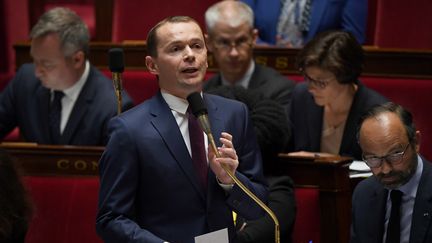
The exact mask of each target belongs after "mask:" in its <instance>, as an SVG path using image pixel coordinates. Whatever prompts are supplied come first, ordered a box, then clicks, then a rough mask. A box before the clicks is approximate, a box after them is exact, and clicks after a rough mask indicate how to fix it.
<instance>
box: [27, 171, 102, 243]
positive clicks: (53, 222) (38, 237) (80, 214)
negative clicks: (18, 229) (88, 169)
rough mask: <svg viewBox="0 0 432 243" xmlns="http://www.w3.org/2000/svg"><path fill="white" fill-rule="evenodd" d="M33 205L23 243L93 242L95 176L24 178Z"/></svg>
mask: <svg viewBox="0 0 432 243" xmlns="http://www.w3.org/2000/svg"><path fill="white" fill-rule="evenodd" d="M24 183H25V185H26V186H27V188H28V191H29V193H30V196H31V200H32V201H33V203H34V208H35V209H34V216H33V219H32V220H31V222H30V227H29V231H28V233H27V237H26V243H40V242H44V243H58V242H62V243H76V242H80V243H95V242H102V241H101V240H100V239H99V238H98V236H97V235H96V230H95V222H96V211H97V198H98V192H99V189H98V188H99V180H98V177H96V176H94V177H60V176H51V177H48V176H47V177H43V176H26V177H24Z"/></svg>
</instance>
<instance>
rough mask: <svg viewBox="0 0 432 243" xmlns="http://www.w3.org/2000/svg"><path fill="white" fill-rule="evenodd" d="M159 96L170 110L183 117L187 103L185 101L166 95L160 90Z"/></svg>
mask: <svg viewBox="0 0 432 243" xmlns="http://www.w3.org/2000/svg"><path fill="white" fill-rule="evenodd" d="M161 94H162V97H163V98H164V100H165V101H166V103H167V104H168V106H169V108H170V109H171V110H174V111H177V112H178V113H180V114H183V115H185V114H186V111H187V108H188V106H189V102H188V101H187V100H185V99H182V98H179V97H177V96H174V95H172V94H169V93H167V92H166V91H165V90H162V89H161Z"/></svg>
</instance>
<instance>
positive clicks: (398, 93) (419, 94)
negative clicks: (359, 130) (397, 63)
mask: <svg viewBox="0 0 432 243" xmlns="http://www.w3.org/2000/svg"><path fill="white" fill-rule="evenodd" d="M361 80H362V81H363V83H364V84H365V85H366V86H368V87H370V88H372V89H374V90H376V91H378V92H379V93H381V94H382V95H384V96H386V97H387V98H388V99H390V100H391V101H393V102H395V103H398V104H400V105H402V106H403V107H405V108H407V109H408V110H409V111H410V112H411V113H412V115H413V116H414V122H415V124H416V126H417V130H419V131H420V132H421V134H422V136H421V144H420V153H421V154H422V155H424V156H425V157H426V158H427V159H429V160H432V126H431V124H432V114H431V113H430V112H429V110H430V108H431V107H432V98H431V94H432V80H427V79H426V80H425V79H410V78H377V77H363V78H362V79H361Z"/></svg>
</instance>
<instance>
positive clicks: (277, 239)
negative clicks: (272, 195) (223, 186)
mask: <svg viewBox="0 0 432 243" xmlns="http://www.w3.org/2000/svg"><path fill="white" fill-rule="evenodd" d="M198 119H199V120H201V122H200V124H203V126H208V127H203V128H202V129H203V131H204V132H205V133H206V134H207V137H208V141H209V144H210V146H211V148H212V150H213V152H214V153H215V155H216V157H217V158H220V157H221V156H220V154H219V151H218V149H217V147H216V143H215V141H214V138H213V135H212V133H211V132H209V131H210V124H209V123H208V120H206V119H205V117H204V116H198ZM221 166H222V169H224V170H225V172H226V173H227V174H228V175H229V177H231V179H232V180H233V181H234V183H235V184H236V185H237V186H239V187H240V188H241V189H242V190H243V191H244V192H245V193H246V194H247V195H248V196H249V197H250V198H252V199H253V200H254V201H255V202H256V203H257V204H258V205H259V206H260V207H261V208H262V209H264V211H266V212H267V213H268V214H269V215H270V217H271V218H272V219H273V221H274V225H275V243H280V230H279V220H278V219H277V217H276V215H275V214H274V213H273V211H272V210H271V209H270V208H269V207H267V205H265V203H263V202H262V201H261V200H260V199H259V198H258V197H257V196H255V194H253V193H252V192H251V191H250V190H249V189H248V188H247V187H246V186H245V185H244V184H243V183H242V182H241V181H240V180H239V179H237V177H236V176H235V175H234V174H233V173H232V172H231V171H230V170H229V168H228V167H227V166H226V165H225V164H221Z"/></svg>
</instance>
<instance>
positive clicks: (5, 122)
mask: <svg viewBox="0 0 432 243" xmlns="http://www.w3.org/2000/svg"><path fill="white" fill-rule="evenodd" d="M30 37H31V39H32V40H31V50H30V54H31V56H32V58H33V64H24V65H23V66H22V67H21V68H20V69H19V70H18V72H17V73H16V75H15V78H14V79H13V80H12V81H11V82H9V84H8V85H7V87H6V88H5V89H4V90H3V92H2V93H1V94H0V138H3V137H5V136H6V135H7V134H8V133H9V132H10V131H11V130H13V129H14V128H15V127H16V126H18V127H19V130H20V135H21V137H22V138H23V139H24V140H25V141H27V142H36V143H40V144H70V145H105V144H106V141H107V140H108V138H107V124H108V121H109V119H111V118H112V117H113V116H115V115H116V111H117V101H116V98H115V97H116V96H115V93H114V88H113V85H112V82H111V80H109V79H108V78H106V77H105V76H104V75H103V74H102V73H100V72H99V71H98V70H96V68H94V67H93V66H92V65H90V63H89V61H88V55H89V32H88V29H87V26H86V25H85V24H84V22H83V21H82V20H81V19H80V17H79V16H78V15H76V14H75V13H74V12H72V11H71V10H69V9H67V8H54V9H52V10H50V11H48V12H46V13H45V14H43V15H42V16H41V17H40V19H39V21H38V22H37V23H36V25H35V26H34V27H33V29H32V31H31V33H30ZM123 97H124V98H123V101H124V102H123V109H127V108H130V107H132V105H133V104H132V100H131V99H130V98H129V96H127V94H126V93H125V94H124V95H123Z"/></svg>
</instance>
